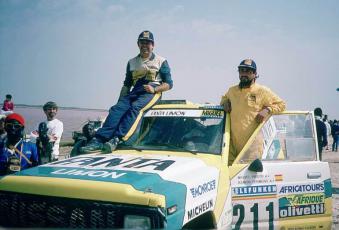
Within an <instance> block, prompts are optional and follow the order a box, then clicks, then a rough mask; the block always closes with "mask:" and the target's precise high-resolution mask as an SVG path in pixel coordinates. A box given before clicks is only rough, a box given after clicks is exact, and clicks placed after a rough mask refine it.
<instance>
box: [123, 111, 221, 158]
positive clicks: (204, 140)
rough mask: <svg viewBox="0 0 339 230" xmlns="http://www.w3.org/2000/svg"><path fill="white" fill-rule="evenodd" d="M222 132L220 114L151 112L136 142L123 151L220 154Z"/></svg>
mask: <svg viewBox="0 0 339 230" xmlns="http://www.w3.org/2000/svg"><path fill="white" fill-rule="evenodd" d="M223 131H224V112H223V111H221V110H212V109H209V110H203V109H201V110H183V109H180V110H174V109H172V110H168V109H167V110H165V109H163V110H150V111H148V112H147V113H146V114H145V116H144V118H143V120H142V123H141V126H140V130H139V132H138V136H137V138H136V140H135V141H134V142H133V143H131V144H126V145H125V147H127V148H129V147H130V148H134V149H140V150H144V149H147V150H170V151H188V152H193V153H194V152H201V153H212V154H220V152H221V147H222V137H223Z"/></svg>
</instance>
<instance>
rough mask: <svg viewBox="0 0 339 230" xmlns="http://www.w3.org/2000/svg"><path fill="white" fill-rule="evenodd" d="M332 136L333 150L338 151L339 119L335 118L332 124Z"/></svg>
mask: <svg viewBox="0 0 339 230" xmlns="http://www.w3.org/2000/svg"><path fill="white" fill-rule="evenodd" d="M331 131H332V137H333V144H332V152H338V144H339V121H337V120H334V121H333V125H332V129H331Z"/></svg>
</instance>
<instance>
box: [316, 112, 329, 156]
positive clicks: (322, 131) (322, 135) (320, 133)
mask: <svg viewBox="0 0 339 230" xmlns="http://www.w3.org/2000/svg"><path fill="white" fill-rule="evenodd" d="M322 115H323V112H322V110H321V108H315V109H314V117H315V125H316V131H317V139H318V150H319V158H320V160H322V150H323V147H325V146H326V145H327V129H326V125H325V123H324V122H323V121H322V119H321V117H322Z"/></svg>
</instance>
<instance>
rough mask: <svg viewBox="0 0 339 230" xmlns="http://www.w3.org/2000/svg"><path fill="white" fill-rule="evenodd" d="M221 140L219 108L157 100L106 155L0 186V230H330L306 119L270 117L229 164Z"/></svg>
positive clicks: (226, 138) (46, 168) (303, 115)
mask: <svg viewBox="0 0 339 230" xmlns="http://www.w3.org/2000/svg"><path fill="white" fill-rule="evenodd" d="M233 131H234V132H236V130H233ZM230 132H231V130H230V119H229V115H228V114H226V113H225V112H224V111H223V109H222V107H220V106H217V105H212V104H194V103H189V102H186V101H161V102H160V103H159V104H157V105H155V106H154V107H153V108H152V109H150V110H148V111H146V112H145V113H144V114H143V115H142V117H141V121H140V123H139V127H137V131H136V133H135V135H134V136H133V137H131V138H130V140H129V141H127V142H124V143H120V144H119V145H118V147H117V149H116V150H115V151H113V152H111V153H101V152H97V153H92V154H87V155H78V156H75V157H71V158H68V159H65V160H59V161H56V162H52V163H49V164H45V165H41V166H38V167H34V168H30V169H27V170H23V171H21V172H17V173H15V174H12V175H7V176H4V177H1V178H0V226H2V227H34V228H35V227H41V228H45V227H50V228H73V227H74V228H119V229H122V228H125V229H181V228H185V229H256V230H257V229H268V230H273V229H281V230H283V229H286V230H287V229H330V228H331V225H332V207H331V206H332V194H331V192H332V190H331V189H332V188H331V178H330V171H329V165H328V163H326V162H322V161H320V160H319V153H318V150H317V149H318V148H317V140H316V131H315V122H314V116H313V113H312V112H307V111H306V112H302V111H289V112H283V113H281V114H277V115H272V116H270V117H269V118H268V119H267V120H266V121H265V122H263V123H262V124H260V125H259V126H258V128H257V129H256V130H255V131H254V132H253V134H252V136H251V137H250V139H249V140H248V142H247V144H246V145H245V146H244V148H243V149H242V151H241V152H240V153H239V154H238V156H237V158H236V159H235V160H234V161H233V162H231V161H229V151H230Z"/></svg>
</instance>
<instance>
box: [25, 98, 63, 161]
mask: <svg viewBox="0 0 339 230" xmlns="http://www.w3.org/2000/svg"><path fill="white" fill-rule="evenodd" d="M43 110H44V113H45V114H46V118H47V120H46V121H44V122H42V123H40V124H39V125H38V127H37V129H36V130H34V131H33V132H32V133H31V137H32V139H33V140H34V139H37V138H38V139H37V140H36V142H37V143H38V145H39V144H42V146H40V151H42V152H40V154H42V155H43V156H44V157H48V160H49V161H50V160H51V161H55V160H58V159H59V144H60V140H61V136H62V133H63V131H64V125H63V123H62V122H61V121H60V120H58V119H57V118H56V115H57V112H58V105H57V104H56V103H55V102H53V101H49V102H47V103H46V104H44V106H43ZM39 131H40V132H39ZM44 160H46V159H44ZM43 163H46V162H43Z"/></svg>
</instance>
